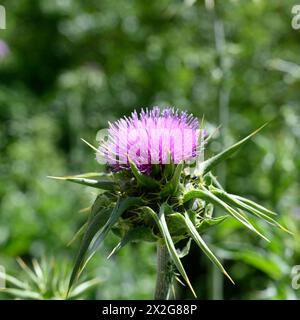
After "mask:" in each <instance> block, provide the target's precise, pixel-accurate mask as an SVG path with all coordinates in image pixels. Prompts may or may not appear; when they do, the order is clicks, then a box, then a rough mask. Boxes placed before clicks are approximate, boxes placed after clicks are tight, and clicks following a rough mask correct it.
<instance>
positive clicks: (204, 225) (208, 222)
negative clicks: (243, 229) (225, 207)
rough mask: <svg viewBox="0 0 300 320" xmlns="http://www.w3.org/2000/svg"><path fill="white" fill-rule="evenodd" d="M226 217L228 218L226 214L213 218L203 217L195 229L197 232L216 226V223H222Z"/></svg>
mask: <svg viewBox="0 0 300 320" xmlns="http://www.w3.org/2000/svg"><path fill="white" fill-rule="evenodd" d="M227 218H228V216H226V215H223V216H220V217H215V218H210V219H207V218H204V219H203V220H202V221H200V223H199V226H197V230H198V232H200V231H201V232H203V231H205V230H207V229H208V228H210V227H212V226H216V225H218V224H220V223H222V222H223V221H224V220H225V219H227Z"/></svg>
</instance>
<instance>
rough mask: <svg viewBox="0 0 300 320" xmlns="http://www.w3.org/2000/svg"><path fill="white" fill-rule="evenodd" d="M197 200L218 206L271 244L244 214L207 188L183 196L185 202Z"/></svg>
mask: <svg viewBox="0 0 300 320" xmlns="http://www.w3.org/2000/svg"><path fill="white" fill-rule="evenodd" d="M196 198H200V199H203V200H207V201H208V202H211V203H213V204H215V205H216V206H218V207H220V208H222V209H223V210H225V211H226V212H227V213H228V214H229V215H231V216H232V217H234V218H235V219H236V220H238V221H239V222H240V223H242V224H243V225H244V226H245V227H246V228H248V229H249V230H251V231H253V232H255V233H256V234H257V235H259V236H260V237H262V238H263V239H265V240H266V241H268V242H270V240H268V239H267V238H266V237H265V236H264V235H263V234H261V233H260V232H259V231H258V230H257V229H256V228H255V227H254V226H253V224H252V223H251V222H250V221H249V220H248V219H247V218H246V217H244V216H243V215H242V214H240V213H239V212H238V211H236V210H235V209H234V208H232V207H230V206H229V205H228V204H227V203H225V202H224V201H222V200H221V199H219V198H218V197H217V196H215V195H214V194H212V193H211V192H210V191H208V190H207V189H205V188H203V189H201V190H200V189H197V190H191V191H189V192H187V193H186V194H185V195H184V196H183V202H187V201H189V200H191V199H196Z"/></svg>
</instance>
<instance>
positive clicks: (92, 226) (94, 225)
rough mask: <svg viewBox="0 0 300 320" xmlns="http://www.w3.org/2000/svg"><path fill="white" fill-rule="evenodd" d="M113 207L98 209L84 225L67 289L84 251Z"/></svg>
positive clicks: (78, 267) (76, 273)
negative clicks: (85, 225)
mask: <svg viewBox="0 0 300 320" xmlns="http://www.w3.org/2000/svg"><path fill="white" fill-rule="evenodd" d="M112 210H113V209H112V208H108V209H103V210H101V211H99V212H98V213H97V214H96V215H95V216H93V217H92V218H91V220H90V222H89V223H88V225H87V227H86V231H85V233H84V236H83V239H82V241H81V244H80V247H79V251H78V253H77V256H76V259H75V264H74V267H73V271H72V274H71V278H70V282H69V289H68V290H70V288H71V287H72V285H73V283H74V281H75V279H76V278H77V277H78V275H79V271H80V267H81V266H82V263H83V261H84V258H85V256H86V252H87V250H88V248H89V245H90V243H91V241H92V239H93V237H94V236H95V234H96V233H97V231H98V230H99V229H100V228H102V227H103V225H104V224H105V223H106V222H107V220H108V219H109V215H110V213H111V211H112Z"/></svg>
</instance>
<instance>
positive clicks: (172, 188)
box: [160, 163, 183, 198]
mask: <svg viewBox="0 0 300 320" xmlns="http://www.w3.org/2000/svg"><path fill="white" fill-rule="evenodd" d="M182 169H183V163H179V164H178V165H177V167H176V169H175V172H174V174H173V176H172V178H171V180H170V181H168V182H167V183H166V184H165V186H164V188H163V189H162V191H161V192H160V196H161V197H162V198H164V197H166V196H173V195H174V194H175V193H176V191H177V190H178V187H179V182H180V176H181V172H182Z"/></svg>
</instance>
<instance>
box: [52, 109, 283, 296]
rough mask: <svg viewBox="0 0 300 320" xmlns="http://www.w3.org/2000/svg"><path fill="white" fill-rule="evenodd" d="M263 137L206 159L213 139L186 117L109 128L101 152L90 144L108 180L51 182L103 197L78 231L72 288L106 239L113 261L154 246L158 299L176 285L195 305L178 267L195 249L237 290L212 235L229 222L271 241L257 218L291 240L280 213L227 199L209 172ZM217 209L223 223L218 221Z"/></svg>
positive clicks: (177, 114)
mask: <svg viewBox="0 0 300 320" xmlns="http://www.w3.org/2000/svg"><path fill="white" fill-rule="evenodd" d="M260 129H261V128H260ZM260 129H258V130H256V131H255V132H253V133H252V134H250V135H249V136H247V137H245V138H244V139H242V140H241V141H239V142H237V143H236V144H234V145H232V146H231V147H229V148H227V149H225V150H224V151H223V152H221V153H219V154H217V155H215V156H213V157H212V158H210V159H204V147H205V145H206V142H207V141H208V140H209V139H210V136H208V135H207V133H206V131H205V130H204V128H203V122H201V123H199V121H198V120H197V119H196V118H195V117H194V116H193V115H189V114H187V113H186V112H182V111H177V110H175V109H173V108H166V109H164V110H161V109H159V108H158V107H154V108H152V109H150V110H148V109H146V110H142V111H141V112H140V113H137V112H133V113H132V114H131V116H130V117H129V118H127V117H124V118H122V119H120V120H118V121H116V122H114V123H111V124H109V129H108V131H107V134H106V135H100V138H99V139H98V141H99V147H98V148H95V147H93V146H92V145H90V144H89V143H88V144H89V145H90V146H91V147H92V148H93V149H94V150H95V151H96V159H97V160H98V162H100V163H106V165H107V172H106V173H88V174H83V175H77V176H68V177H54V178H59V179H63V180H67V181H71V182H75V183H79V184H83V185H86V186H90V187H94V188H98V189H99V190H101V191H99V195H98V196H97V198H96V200H95V202H94V204H93V206H92V207H91V212H90V215H89V217H88V219H87V222H86V223H85V224H84V226H83V227H82V228H81V229H80V230H79V234H83V236H82V241H81V245H80V248H79V251H78V254H77V257H76V260H75V264H74V268H73V272H72V274H71V278H70V283H69V287H70V288H71V287H72V285H73V284H74V282H75V281H76V280H77V279H78V277H79V275H80V273H81V272H82V270H83V269H84V267H85V266H86V263H87V262H88V261H89V260H90V258H91V257H92V256H93V255H94V253H95V252H96V250H97V249H98V248H99V246H100V245H101V243H102V242H103V240H104V238H105V237H106V236H107V234H108V233H109V231H112V232H114V233H115V234H117V235H118V236H119V237H120V242H119V243H118V245H117V246H116V247H115V248H114V249H113V251H112V252H111V254H110V256H111V255H113V254H115V253H116V252H117V251H118V250H120V249H121V248H122V247H124V246H125V245H127V244H128V243H130V242H132V241H150V242H154V243H156V245H157V280H156V289H155V299H167V298H170V297H171V295H172V292H173V291H172V290H171V289H172V288H174V280H178V281H179V282H181V283H182V282H185V283H186V284H187V285H188V287H189V288H190V290H191V291H192V293H193V294H194V296H195V297H196V292H195V290H194V288H193V286H192V284H191V282H190V280H189V278H188V275H187V273H186V271H185V269H184V266H183V264H182V262H181V258H182V257H183V256H185V255H187V254H188V252H189V247H190V243H191V241H195V242H196V244H197V245H198V246H199V248H200V250H202V252H203V253H204V254H205V255H206V256H207V257H208V258H209V259H210V260H211V262H212V263H214V264H215V265H216V266H217V267H218V268H219V270H220V271H221V272H222V273H223V274H224V275H225V276H226V277H227V278H228V279H229V280H230V281H231V282H233V280H232V279H231V277H230V276H229V274H228V273H227V272H226V270H225V269H224V267H223V266H222V264H221V262H220V261H219V260H218V258H217V257H216V256H215V254H214V253H213V252H212V251H211V249H210V248H209V247H208V245H207V244H206V242H205V241H204V239H203V237H202V236H203V234H205V232H206V231H207V229H208V228H212V227H215V226H217V225H218V224H220V223H221V222H222V221H223V220H224V219H226V218H227V217H231V218H233V219H235V220H237V221H238V222H239V223H241V224H242V225H243V226H244V227H245V228H247V229H248V230H249V231H251V232H254V233H255V234H257V236H259V237H261V238H263V239H265V240H266V241H269V240H268V239H267V238H266V237H265V236H264V235H263V234H262V233H261V232H260V231H259V230H258V229H257V228H256V227H255V226H254V224H253V223H252V222H251V220H250V219H249V215H252V216H254V217H257V218H259V219H262V220H265V221H266V222H268V223H270V224H271V225H273V226H275V227H278V228H280V229H282V230H284V231H287V232H289V231H288V230H287V229H286V228H284V227H283V226H281V225H280V224H279V223H278V222H277V221H276V220H275V218H274V216H275V215H276V213H274V212H273V211H270V210H268V209H266V208H264V207H263V206H261V205H259V204H257V203H255V202H253V201H251V200H248V199H246V198H243V197H241V196H238V195H234V194H230V193H227V192H226V191H225V190H224V189H223V188H222V186H221V185H220V183H219V182H218V180H217V177H216V176H215V175H213V173H212V172H211V171H212V169H214V167H216V166H217V165H218V164H219V163H220V162H221V161H223V160H225V159H226V158H228V157H229V156H231V155H232V154H233V153H234V152H235V151H236V150H237V149H239V148H240V147H241V146H242V145H243V144H244V143H245V142H247V141H248V140H249V139H250V138H251V137H252V136H253V135H254V134H255V133H257V132H258V131H259V130H260ZM214 207H218V208H220V209H221V210H222V212H223V213H224V215H222V216H214V215H213V208H214ZM179 242H181V244H182V243H183V244H184V247H183V249H181V250H179V249H178V248H176V247H178V243H179ZM182 280H183V281H182Z"/></svg>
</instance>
